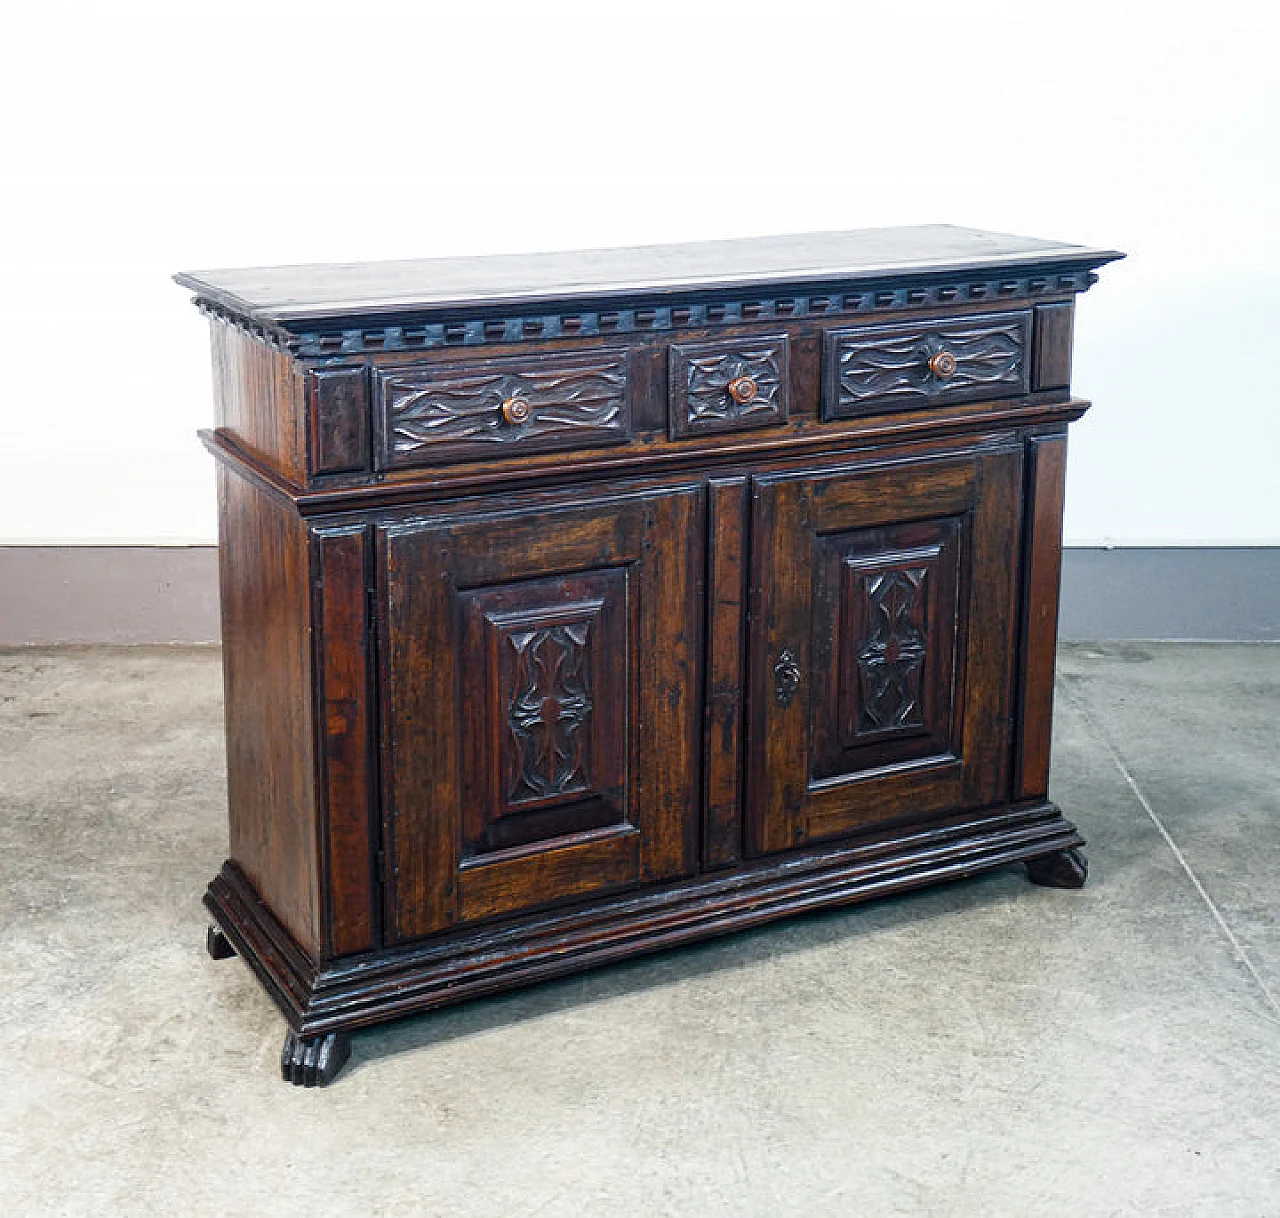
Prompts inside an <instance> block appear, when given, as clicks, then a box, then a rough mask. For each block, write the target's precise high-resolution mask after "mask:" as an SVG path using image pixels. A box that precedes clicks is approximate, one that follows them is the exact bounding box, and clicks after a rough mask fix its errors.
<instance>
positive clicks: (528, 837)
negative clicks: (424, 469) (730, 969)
mask: <svg viewBox="0 0 1280 1218" xmlns="http://www.w3.org/2000/svg"><path fill="white" fill-rule="evenodd" d="M700 504H701V495H700V494H699V493H698V492H697V491H695V490H694V489H687V488H682V489H673V490H656V489H655V490H654V491H652V492H651V493H643V494H638V495H630V496H624V497H619V498H611V497H608V496H600V497H597V498H596V499H595V500H594V501H593V502H592V503H591V505H590V506H589V507H583V506H580V505H578V504H577V503H576V502H569V503H565V502H564V501H563V499H560V500H559V501H557V500H554V499H552V500H535V501H534V503H533V504H532V505H530V506H529V507H525V508H520V509H518V510H517V511H516V512H502V511H496V510H490V511H488V512H483V513H480V514H478V515H477V514H466V515H461V516H445V517H443V518H442V519H440V520H437V521H433V522H432V523H431V524H429V525H422V524H410V525H406V526H404V527H403V528H399V527H396V526H389V527H388V528H387V530H386V535H387V554H388V566H387V573H386V580H385V586H386V589H387V591H386V595H387V597H388V599H389V609H388V616H387V622H388V639H387V651H388V655H389V656H390V672H389V677H388V680H389V689H390V694H389V700H388V704H387V708H386V722H387V726H388V730H389V732H390V740H391V761H390V770H389V773H388V782H387V787H386V790H385V807H386V809H387V815H388V823H389V830H388V839H389V842H390V845H389V846H388V847H387V850H388V854H387V858H388V863H389V865H390V869H391V871H390V900H391V903H392V905H393V906H394V925H395V928H396V936H397V938H401V939H404V938H412V937H416V936H419V935H424V934H430V933H432V932H433V931H436V930H438V929H440V928H441V927H442V926H444V925H447V924H448V923H449V922H451V921H452V920H454V919H455V918H458V917H461V918H464V919H470V918H477V917H488V916H493V915H495V914H498V913H511V912H514V911H517V910H520V909H524V908H531V907H536V906H539V905H544V904H546V903H548V901H554V900H559V899H563V898H565V897H568V896H575V895H581V894H583V893H585V892H593V891H597V890H603V889H607V888H612V887H616V886H617V885H619V884H624V883H637V882H639V880H640V879H641V878H644V879H646V880H655V879H664V878H669V877H671V876H675V875H684V874H687V873H688V872H689V871H690V870H692V868H693V866H694V864H695V859H696V852H697V825H696V824H694V823H691V822H690V820H689V817H688V815H687V812H688V809H689V808H690V807H692V806H694V804H695V792H696V790H697V755H698V754H697V749H698V722H697V715H698V711H699V706H700V704H699V699H698V691H697V686H696V680H695V678H696V674H697V671H698V670H697V667H696V662H695V661H696V656H697V644H698V641H699V634H698V627H697V620H698V614H697V608H698V603H699V602H698V599H697V592H698V589H697V585H698V578H699V572H700V569H701V562H702V549H701V546H700V545H699V544H698V542H697V540H696V539H697V537H698V535H699V532H700V516H701V512H700ZM407 589H422V590H424V591H421V592H420V593H418V594H417V595H420V596H424V597H429V598H430V601H429V603H424V602H420V601H416V600H415V601H410V600H408V599H407V597H408V595H409V593H408V592H407ZM428 590H429V591H428ZM436 665H443V667H436ZM424 689H426V690H428V691H432V692H431V693H430V694H429V696H430V697H432V698H433V700H434V702H433V706H432V707H431V708H430V709H428V708H427V707H426V706H425V705H423V704H422V702H421V699H422V698H423V693H422V691H423V690H424ZM454 690H457V691H460V696H459V700H458V703H457V705H456V706H455V707H450V708H443V707H440V706H439V705H438V702H439V700H440V699H441V698H442V696H443V697H451V696H452V693H451V692H450V691H454ZM461 691H466V696H461Z"/></svg>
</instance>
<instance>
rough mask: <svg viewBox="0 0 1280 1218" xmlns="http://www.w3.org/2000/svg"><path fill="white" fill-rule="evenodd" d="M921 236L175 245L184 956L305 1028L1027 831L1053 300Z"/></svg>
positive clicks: (824, 896) (1095, 261)
mask: <svg viewBox="0 0 1280 1218" xmlns="http://www.w3.org/2000/svg"><path fill="white" fill-rule="evenodd" d="M1119 256H1120V255H1119V254H1117V253H1115V252H1113V251H1108V250H1097V249H1088V248H1084V247H1081V246H1075V245H1064V244H1061V243H1058V242H1050V241H1038V240H1032V239H1028V238H1021V237H1012V236H1007V235H1003V234H997V233H987V232H979V231H975V230H972V229H963V228H951V227H947V226H933V227H922V228H901V229H882V230H865V231H861V232H848V233H826V234H814V235H808V236H792V237H777V238H764V239H757V240H745V241H722V242H709V243H702V244H694V245H676V246H653V247H648V248H639V249H627V250H602V251H590V252H582V253H572V254H555V255H550V254H548V255H530V256H522V257H498V258H468V259H437V260H432V261H419V262H388V263H372V264H364V265H336V266H304V267H276V268H267V269H258V270H236V271H211V272H195V273H190V274H183V275H179V276H177V277H176V278H177V281H178V282H179V283H180V284H183V285H185V286H187V287H189V288H192V289H194V290H195V292H196V303H197V304H198V305H199V307H200V308H201V309H202V310H203V311H204V312H205V313H206V314H207V315H208V317H209V319H210V322H211V326H212V333H213V360H214V381H215V397H216V410H217V415H216V419H217V426H216V428H215V429H214V430H213V431H212V432H208V433H202V434H203V438H204V441H205V443H206V444H207V446H208V447H209V449H210V450H211V452H212V453H213V454H214V456H215V457H216V458H217V461H218V496H219V520H220V539H221V540H220V563H221V588H222V634H223V662H224V668H225V684H226V716H227V757H228V796H229V807H230V852H229V854H230V857H229V858H228V860H227V862H226V864H225V866H224V867H223V868H222V871H221V873H220V874H219V875H218V876H217V877H216V878H215V879H214V880H213V881H212V883H211V884H210V886H209V890H208V893H207V895H206V897H205V901H206V904H207V906H208V908H209V911H210V913H211V915H212V917H213V920H214V923H215V925H214V926H213V927H211V929H210V932H209V940H208V946H209V950H210V951H211V953H212V954H214V955H215V956H226V955H231V954H233V953H236V954H239V955H240V956H242V957H243V958H244V960H245V961H247V962H248V964H249V965H250V966H251V967H252V969H253V970H254V972H255V973H256V974H257V976H258V978H259V980H260V981H261V982H262V984H263V985H264V986H265V987H266V989H267V991H268V993H269V994H270V995H271V997H272V998H273V999H274V1000H275V1001H276V1003H277V1004H278V1005H279V1007H280V1009H281V1011H282V1012H283V1013H284V1015H285V1018H286V1019H287V1021H288V1024H289V1031H288V1035H287V1037H286V1041H285V1048H284V1054H283V1058H282V1069H283V1074H284V1077H285V1078H286V1079H288V1080H290V1081H292V1082H294V1083H300V1084H303V1085H307V1086H311V1085H315V1084H323V1083H327V1082H328V1081H329V1080H330V1079H331V1078H332V1077H333V1075H334V1074H335V1073H336V1072H337V1070H338V1069H340V1067H341V1065H342V1063H343V1061H344V1060H345V1058H346V1055H347V1053H348V1051H349V1041H348V1033H350V1031H351V1030H353V1029H356V1028H360V1027H363V1026H366V1025H369V1024H373V1023H377V1022H380V1021H383V1020H387V1019H392V1018H395V1017H398V1016H401V1015H407V1014H410V1013H412V1012H417V1011H424V1010H427V1009H430V1008H433V1007H438V1006H441V1005H444V1004H446V1003H453V1002H459V1001H462V1000H464V999H468V998H473V997H477V996H480V995H484V994H489V993H494V992H496V991H499V990H504V989H507V988H509V987H512V986H516V985H523V984H527V983H529V982H534V981H538V980H540V979H542V978H547V977H554V976H558V975H561V974H564V973H568V972H571V971H574V970H579V969H584V968H588V967H591V966H593V965H597V964H604V963H607V962H609V961H612V960H618V959H621V958H623V957H627V956H633V955H636V954H638V953H641V952H650V951H654V950H657V949H660V948H663V947H666V946H668V945H673V944H679V943H686V942H689V941H691V940H694V939H699V938H705V937H707V936H711V935H718V934H723V933H726V932H729V931H733V930H737V929H739V928H741V927H747V926H754V925H758V924H760V923H762V922H766V921H769V920H770V919H774V918H779V917H783V916H786V915H788V914H793V913H800V912H803V911H806V910H812V909H817V908H820V907H823V906H830V905H837V904H845V903H850V902H855V901H860V900H865V899H868V898H871V897H875V896H880V895H882V894H885V893H891V892H897V891H900V890H903V889H908V888H915V887H919V886H922V885H926V884H933V883H937V882H940V881H945V880H952V879H957V878H959V877H962V876H969V875H973V874H975V873H976V872H980V871H983V870H985V869H988V868H992V867H998V866H1001V865H1005V864H1009V863H1024V864H1026V865H1027V867H1028V870H1029V872H1030V875H1031V878H1032V879H1033V880H1035V881H1037V882H1039V883H1044V884H1054V885H1060V886H1078V885H1080V884H1081V883H1083V881H1084V877H1085V865H1084V861H1083V858H1082V857H1081V855H1080V853H1079V849H1078V848H1079V847H1080V846H1081V845H1082V839H1081V838H1080V836H1079V834H1078V833H1077V831H1076V829H1075V828H1074V827H1073V826H1072V825H1071V824H1070V823H1069V822H1068V821H1067V820H1065V819H1064V818H1063V816H1062V815H1061V813H1060V812H1059V810H1058V809H1057V808H1056V807H1055V806H1054V805H1053V804H1052V803H1051V802H1050V801H1049V799H1048V794H1047V793H1048V776H1049V732H1050V719H1051V711H1052V701H1053V673H1054V644H1055V632H1056V619H1057V599H1058V576H1059V565H1060V544H1061V519H1062V500H1063V476H1064V470H1065V455H1066V429H1067V425H1068V424H1069V423H1070V422H1071V421H1072V420H1074V419H1077V418H1079V417H1080V415H1081V414H1082V413H1083V412H1084V411H1085V409H1086V408H1087V405H1088V404H1087V403H1086V402H1083V401H1081V400H1079V399H1077V398H1073V397H1072V396H1071V391H1070V380H1071V347H1072V317H1073V311H1074V307H1075V298H1076V295H1077V294H1078V293H1080V292H1082V291H1084V290H1085V289H1087V288H1088V287H1089V286H1090V285H1091V284H1092V283H1093V282H1094V280H1095V278H1096V275H1095V271H1096V269H1097V268H1098V267H1099V266H1101V265H1103V264H1104V263H1107V262H1109V261H1111V260H1113V259H1115V258H1118V257H1119Z"/></svg>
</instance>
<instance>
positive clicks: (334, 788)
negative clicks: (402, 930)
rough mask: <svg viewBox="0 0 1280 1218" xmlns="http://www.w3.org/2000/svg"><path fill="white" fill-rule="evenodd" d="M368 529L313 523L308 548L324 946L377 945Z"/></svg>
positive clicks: (332, 949)
mask: <svg viewBox="0 0 1280 1218" xmlns="http://www.w3.org/2000/svg"><path fill="white" fill-rule="evenodd" d="M367 535H368V529H367V528H366V527H365V526H363V525H357V526H355V527H350V526H346V527H340V528H332V529H318V530H316V532H315V534H314V540H313V554H314V555H315V561H316V564H317V570H316V581H317V589H316V599H317V602H318V605H319V622H318V626H319V629H318V631H317V638H318V640H319V651H318V665H317V671H318V674H319V682H320V698H321V724H322V726H323V733H324V735H323V742H322V748H321V760H322V763H323V764H322V778H321V795H322V805H323V809H324V822H323V823H324V827H325V831H324V835H323V842H324V867H325V874H326V875H327V877H328V883H327V884H326V886H325V893H326V895H327V898H328V900H327V906H328V909H327V914H328V916H327V920H326V925H327V927H328V949H329V951H330V952H333V953H336V954H338V955H342V954H343V953H346V952H359V951H366V950H367V949H369V948H371V947H373V946H375V923H376V917H375V915H376V907H375V900H376V897H375V892H374V885H375V878H374V860H375V857H376V856H375V826H374V824H373V820H372V816H371V810H372V807H373V784H372V765H371V758H372V756H373V749H374V740H373V737H372V732H371V725H370V722H369V710H370V705H371V701H370V696H369V695H370V678H371V673H370V668H369V662H368V658H369V657H368V647H367V640H368V636H369V623H368V622H367V620H366V605H367V597H366V595H365V579H366V574H365V573H366V568H367V566H368V558H367V556H366V550H367V548H368V536H367Z"/></svg>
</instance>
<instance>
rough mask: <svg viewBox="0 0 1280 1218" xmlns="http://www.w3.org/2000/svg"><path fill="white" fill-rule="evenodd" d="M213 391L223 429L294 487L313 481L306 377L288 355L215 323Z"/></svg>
mask: <svg viewBox="0 0 1280 1218" xmlns="http://www.w3.org/2000/svg"><path fill="white" fill-rule="evenodd" d="M211 330H212V339H213V388H214V403H215V415H214V417H215V420H216V422H217V425H218V428H219V429H220V430H222V431H225V432H227V433H229V434H230V435H232V436H233V437H234V438H235V440H236V442H237V443H238V444H239V445H240V446H241V447H242V448H244V449H245V451H246V452H249V453H251V454H252V455H253V456H255V457H257V458H258V459H259V460H260V461H261V462H262V463H263V464H264V465H266V466H267V467H268V468H270V469H273V470H275V471H277V472H278V473H279V474H280V475H282V476H283V477H284V478H285V479H286V480H287V481H289V482H291V483H293V484H294V485H298V486H300V485H304V484H305V482H306V477H307V455H306V454H307V432H306V415H307V410H306V399H307V389H306V378H305V376H304V375H303V373H302V371H301V370H300V369H299V368H298V367H297V366H296V365H295V364H294V362H293V361H292V360H290V359H289V357H288V356H287V355H284V354H282V353H281V352H279V351H275V350H272V349H271V348H270V347H266V346H264V345H263V344H261V343H259V342H255V341H254V339H253V338H252V337H251V336H250V335H248V334H246V333H245V332H244V331H243V330H241V329H239V328H238V327H236V326H233V325H229V324H228V323H226V322H223V321H216V320H215V321H214V323H213V325H212V327H211Z"/></svg>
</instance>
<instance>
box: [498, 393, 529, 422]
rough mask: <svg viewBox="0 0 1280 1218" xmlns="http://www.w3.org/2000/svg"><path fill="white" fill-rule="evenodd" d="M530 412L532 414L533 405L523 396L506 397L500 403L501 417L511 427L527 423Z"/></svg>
mask: <svg viewBox="0 0 1280 1218" xmlns="http://www.w3.org/2000/svg"><path fill="white" fill-rule="evenodd" d="M531 414H533V407H532V406H530V405H529V403H528V401H527V400H526V399H524V398H519V397H516V398H507V400H506V401H505V402H503V403H502V417H503V418H504V419H506V421H507V422H508V423H510V424H511V425H512V426H513V427H518V426H519V425H520V424H521V423H527V422H528V421H529V416H530V415H531Z"/></svg>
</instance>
